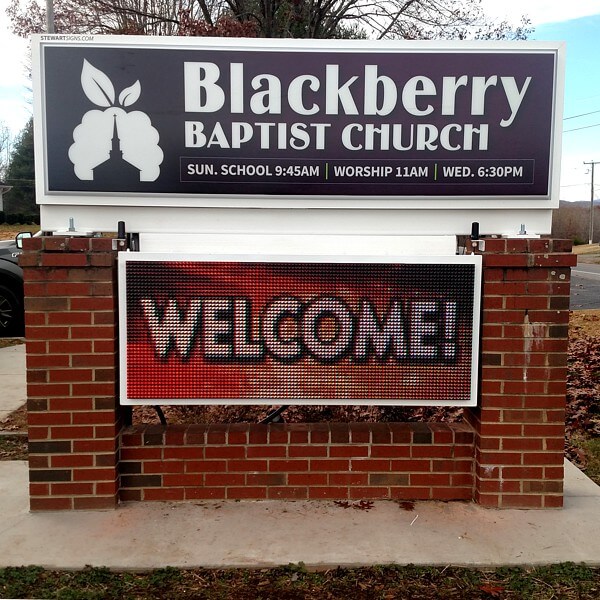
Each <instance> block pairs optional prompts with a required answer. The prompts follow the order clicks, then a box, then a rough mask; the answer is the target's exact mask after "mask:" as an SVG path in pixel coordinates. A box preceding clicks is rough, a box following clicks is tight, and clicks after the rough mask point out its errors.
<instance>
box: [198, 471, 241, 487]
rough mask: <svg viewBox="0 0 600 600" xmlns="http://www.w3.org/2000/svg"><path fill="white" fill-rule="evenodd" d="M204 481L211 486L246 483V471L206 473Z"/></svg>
mask: <svg viewBox="0 0 600 600" xmlns="http://www.w3.org/2000/svg"><path fill="white" fill-rule="evenodd" d="M204 482H205V484H206V485H207V486H209V487H229V486H232V485H237V486H241V485H245V484H246V475H245V474H244V473H205V474H204Z"/></svg>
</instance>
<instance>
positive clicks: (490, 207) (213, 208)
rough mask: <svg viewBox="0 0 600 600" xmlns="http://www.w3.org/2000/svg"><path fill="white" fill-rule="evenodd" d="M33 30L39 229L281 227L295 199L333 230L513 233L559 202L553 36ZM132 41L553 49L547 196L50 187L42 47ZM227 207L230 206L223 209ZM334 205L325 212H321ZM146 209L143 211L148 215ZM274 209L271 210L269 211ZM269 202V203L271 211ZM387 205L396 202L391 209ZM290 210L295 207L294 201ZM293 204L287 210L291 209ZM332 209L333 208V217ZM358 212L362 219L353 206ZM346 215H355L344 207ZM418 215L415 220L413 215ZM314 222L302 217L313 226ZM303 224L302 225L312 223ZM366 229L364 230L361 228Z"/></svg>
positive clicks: (537, 227)
mask: <svg viewBox="0 0 600 600" xmlns="http://www.w3.org/2000/svg"><path fill="white" fill-rule="evenodd" d="M32 40H33V89H34V116H35V118H34V124H35V148H36V194H37V199H38V203H39V204H41V213H42V228H43V229H44V230H49V231H56V230H58V229H60V230H65V229H67V227H68V225H69V219H70V218H73V219H74V225H75V229H77V230H91V231H114V230H115V229H116V221H118V220H125V221H126V223H127V227H128V229H129V230H132V231H146V232H157V231H165V228H164V227H161V224H165V223H168V224H169V225H168V229H166V231H172V232H176V231H187V232H201V231H218V230H219V226H218V225H214V224H215V223H216V222H217V221H222V219H223V216H224V215H225V214H229V215H230V214H231V210H230V209H237V210H238V211H241V210H246V211H247V210H252V209H255V208H262V209H266V211H265V213H264V215H265V217H266V219H265V221H264V222H265V230H266V231H265V233H273V232H278V233H281V229H276V226H275V224H274V223H272V222H271V221H272V220H271V217H270V215H273V216H274V215H275V213H276V212H277V211H281V210H282V209H283V210H285V211H288V209H289V210H292V209H298V208H301V209H303V210H304V211H306V212H305V216H308V218H309V221H314V220H315V219H321V218H322V217H325V218H326V219H327V222H328V224H329V228H328V232H331V233H335V232H338V233H339V232H340V228H339V227H338V226H337V225H336V220H337V215H340V213H341V212H346V213H349V212H353V211H354V212H357V211H360V212H363V213H365V212H369V213H371V217H370V220H371V221H373V228H372V229H371V231H370V232H372V233H375V232H377V231H380V227H382V226H383V227H385V226H386V224H387V223H389V222H390V218H391V219H392V221H394V231H395V232H396V233H399V234H405V235H406V234H409V235H421V234H466V233H469V231H470V225H471V222H473V221H478V222H480V231H481V233H482V234H490V233H500V234H505V235H510V234H513V235H514V234H516V233H517V232H518V231H519V229H520V224H521V223H525V224H526V226H527V230H528V231H530V232H532V233H549V231H550V227H551V209H553V208H556V207H558V203H559V176H560V155H561V136H562V127H561V125H562V115H563V92H564V64H565V56H564V44H562V43H559V42H556V43H555V42H465V41H461V42H453V41H441V42H413V41H411V42H406V41H366V40H335V41H334V44H335V45H333V42H332V41H331V40H264V39H232V38H227V39H217V38H189V37H177V38H167V37H146V36H95V35H68V36H67V35H35V36H33V38H32ZM128 44H133V45H135V46H140V47H141V46H143V47H148V48H156V49H167V48H194V49H196V48H197V49H200V50H201V49H211V50H215V49H226V50H228V51H234V52H241V53H244V52H252V51H255V50H261V51H267V52H268V51H283V50H285V51H286V52H290V53H301V52H305V51H313V52H314V51H317V52H318V51H322V52H331V51H335V52H338V53H344V52H357V51H358V52H361V53H365V54H369V53H376V52H378V53H388V52H391V53H395V52H402V53H420V54H422V53H434V52H438V53H439V52H444V53H446V52H447V53H465V54H472V53H497V54H510V53H552V54H553V55H554V56H555V78H554V87H555V89H554V98H553V118H552V123H551V124H550V126H551V128H552V131H551V140H552V142H551V154H550V181H549V194H548V196H547V197H537V196H536V197H527V198H515V197H503V196H494V197H469V198H465V197H458V196H447V197H435V196H415V197H402V198H394V197H383V196H364V197H348V196H326V197H318V198H316V197H309V196H301V195H300V196H292V195H290V196H271V195H242V194H222V195H219V196H218V197H217V196H211V195H203V194H195V195H183V194H179V195H177V194H175V195H173V194H169V195H161V194H152V195H151V196H144V195H135V196H134V195H128V194H124V193H119V194H108V193H86V194H78V193H76V192H69V193H64V192H50V191H48V181H47V167H46V165H47V160H48V152H49V149H47V147H46V133H45V131H46V121H45V119H46V116H45V114H46V111H45V104H44V103H45V92H44V80H43V76H42V74H43V72H44V64H43V53H42V51H43V49H44V48H45V47H46V46H48V45H52V46H56V45H62V46H82V45H83V46H89V47H114V46H124V45H125V46H126V45H128ZM228 209H229V210H228ZM330 209H335V210H333V211H331V213H327V212H323V211H329V210H330ZM390 209H402V212H403V216H402V215H394V216H392V217H391V215H390ZM144 211H150V212H149V213H148V214H150V215H151V216H150V217H148V216H147V215H144ZM269 211H271V212H269ZM273 211H275V212H273ZM393 212H397V211H396V210H394V211H393ZM295 213H296V214H297V213H298V211H295ZM292 214H293V211H292V212H290V214H289V216H291V215H292ZM331 215H336V216H335V217H333V218H332V216H331ZM357 217H358V218H357V219H356V221H357V222H361V221H362V220H363V217H362V216H358V215H357ZM406 217H409V218H410V221H411V224H410V226H409V227H405V228H403V227H402V225H401V224H400V222H401V221H406ZM349 218H350V219H351V220H352V217H349ZM415 218H416V221H415ZM311 226H312V225H308V227H309V228H310V227H311ZM309 228H308V229H304V232H308V231H310V229H309ZM403 229H406V231H404V230H403ZM366 233H369V230H367V231H366Z"/></svg>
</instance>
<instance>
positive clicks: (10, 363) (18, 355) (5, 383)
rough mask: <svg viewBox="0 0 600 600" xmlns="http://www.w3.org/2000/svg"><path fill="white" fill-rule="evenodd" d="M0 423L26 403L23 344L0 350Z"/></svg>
mask: <svg viewBox="0 0 600 600" xmlns="http://www.w3.org/2000/svg"><path fill="white" fill-rule="evenodd" d="M0 390H2V393H1V394H0V421H2V420H3V419H5V418H6V417H7V416H8V415H9V414H10V413H11V412H13V411H14V410H17V408H20V407H21V406H23V404H25V402H27V385H26V382H25V344H20V345H18V346H9V347H8V348H0Z"/></svg>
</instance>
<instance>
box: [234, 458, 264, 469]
mask: <svg viewBox="0 0 600 600" xmlns="http://www.w3.org/2000/svg"><path fill="white" fill-rule="evenodd" d="M227 470H228V471H266V470H267V461H266V460H248V459H246V460H230V461H228V463H227Z"/></svg>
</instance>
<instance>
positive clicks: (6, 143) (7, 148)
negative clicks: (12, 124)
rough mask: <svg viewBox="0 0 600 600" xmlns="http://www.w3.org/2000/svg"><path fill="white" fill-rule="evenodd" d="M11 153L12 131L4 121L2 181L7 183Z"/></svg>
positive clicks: (1, 127)
mask: <svg viewBox="0 0 600 600" xmlns="http://www.w3.org/2000/svg"><path fill="white" fill-rule="evenodd" d="M11 152H12V137H11V134H10V129H9V128H8V126H7V125H6V123H4V121H0V181H6V170H7V169H8V163H9V162H10V155H11Z"/></svg>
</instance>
